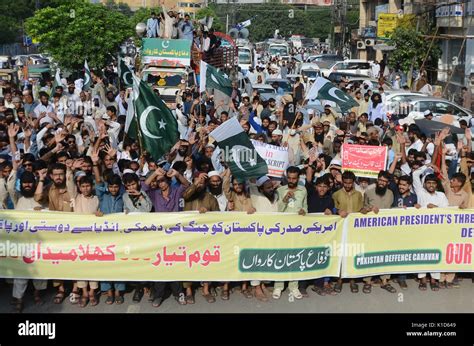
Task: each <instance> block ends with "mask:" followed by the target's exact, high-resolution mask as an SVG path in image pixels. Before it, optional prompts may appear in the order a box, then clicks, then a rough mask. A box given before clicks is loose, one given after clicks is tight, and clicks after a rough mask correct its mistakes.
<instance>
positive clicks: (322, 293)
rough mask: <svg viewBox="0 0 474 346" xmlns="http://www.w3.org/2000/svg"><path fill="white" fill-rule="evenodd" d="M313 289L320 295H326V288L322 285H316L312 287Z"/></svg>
mask: <svg viewBox="0 0 474 346" xmlns="http://www.w3.org/2000/svg"><path fill="white" fill-rule="evenodd" d="M311 291H313V292H316V293H317V294H318V295H320V296H322V297H324V296H325V295H326V292H325V291H324V289H323V288H322V287H319V286H316V285H314V286H313V287H311Z"/></svg>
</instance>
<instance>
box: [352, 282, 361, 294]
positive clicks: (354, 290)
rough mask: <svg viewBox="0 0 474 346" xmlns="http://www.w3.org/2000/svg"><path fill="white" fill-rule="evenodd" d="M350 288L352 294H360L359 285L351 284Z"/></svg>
mask: <svg viewBox="0 0 474 346" xmlns="http://www.w3.org/2000/svg"><path fill="white" fill-rule="evenodd" d="M350 288H351V292H352V293H359V285H357V284H356V283H355V282H352V283H351V284H350Z"/></svg>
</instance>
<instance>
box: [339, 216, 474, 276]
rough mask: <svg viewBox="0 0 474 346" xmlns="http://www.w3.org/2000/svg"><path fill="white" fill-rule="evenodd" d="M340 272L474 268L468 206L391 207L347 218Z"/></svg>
mask: <svg viewBox="0 0 474 346" xmlns="http://www.w3.org/2000/svg"><path fill="white" fill-rule="evenodd" d="M347 222H348V224H347V225H346V227H347V236H346V238H345V239H346V241H347V243H348V244H360V245H361V248H363V249H364V251H361V252H359V253H357V252H355V251H352V252H350V253H349V254H348V255H347V256H346V257H345V258H344V264H343V269H342V275H343V277H364V276H373V275H379V274H390V273H425V272H458V273H462V272H473V271H474V265H473V262H472V256H473V251H472V246H473V237H474V228H473V225H474V210H472V209H463V210H461V209H457V208H456V209H453V208H443V209H439V208H436V209H424V210H418V209H414V208H410V209H407V210H404V209H400V210H397V209H391V210H383V211H380V212H379V214H378V215H375V214H372V213H371V214H367V215H362V214H351V215H349V216H348V217H347Z"/></svg>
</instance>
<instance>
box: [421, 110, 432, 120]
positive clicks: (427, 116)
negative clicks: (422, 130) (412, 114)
mask: <svg viewBox="0 0 474 346" xmlns="http://www.w3.org/2000/svg"><path fill="white" fill-rule="evenodd" d="M423 115H424V116H425V119H426V120H433V113H431V111H430V110H429V109H427V110H426V111H425V112H424V113H423Z"/></svg>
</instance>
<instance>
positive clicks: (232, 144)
mask: <svg viewBox="0 0 474 346" xmlns="http://www.w3.org/2000/svg"><path fill="white" fill-rule="evenodd" d="M209 135H210V136H211V137H212V138H214V139H215V140H216V141H217V145H218V146H219V148H220V149H221V150H222V152H223V156H224V161H225V162H226V163H227V165H228V166H229V168H230V171H231V172H232V175H233V176H234V177H237V178H241V179H247V178H260V177H262V176H264V175H266V174H267V173H268V166H267V163H266V162H265V160H263V159H262V158H261V157H260V155H259V154H258V152H257V150H256V149H255V147H254V146H253V144H252V142H251V141H250V139H249V137H248V135H247V134H246V133H245V132H244V129H243V128H242V126H240V123H239V121H238V120H237V118H236V117H233V118H231V119H229V120H227V121H226V122H224V123H223V124H222V125H220V126H219V127H218V128H216V129H215V130H214V131H212V132H211V133H210V134H209Z"/></svg>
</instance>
